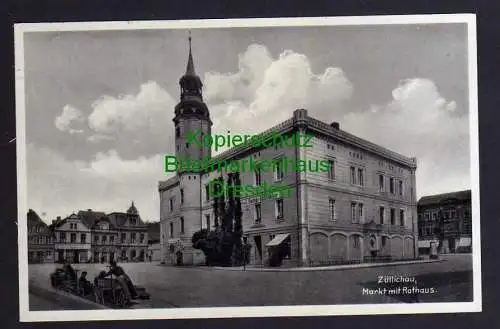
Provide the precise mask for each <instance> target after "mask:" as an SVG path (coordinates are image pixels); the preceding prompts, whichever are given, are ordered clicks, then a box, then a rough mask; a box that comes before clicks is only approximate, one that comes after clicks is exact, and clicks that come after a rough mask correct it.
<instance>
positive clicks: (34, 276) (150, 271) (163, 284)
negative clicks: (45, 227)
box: [29, 254, 472, 309]
mask: <svg viewBox="0 0 500 329" xmlns="http://www.w3.org/2000/svg"><path fill="white" fill-rule="evenodd" d="M444 258H445V259H446V260H445V261H444V262H438V263H424V264H409V265H408V264H407V265H397V266H386V267H370V268H357V269H346V270H337V271H305V272H293V271H289V272H271V271H266V272H261V271H230V270H227V269H213V268H207V267H171V266H161V265H159V264H158V263H123V264H119V265H120V266H122V267H123V269H124V270H125V271H126V272H127V274H128V275H129V276H130V277H131V279H132V280H133V282H134V284H136V285H139V286H143V287H145V288H146V290H147V292H148V293H150V294H151V300H150V302H149V305H148V306H149V307H154V308H171V307H209V306H270V305H320V304H323V305H325V304H370V303H410V302H416V301H417V299H418V302H467V301H472V256H471V255H468V254H460V255H449V256H444ZM58 266H60V265H57V264H40V265H38V264H37V265H30V270H29V275H30V286H38V287H45V288H46V289H52V288H50V283H49V274H50V273H51V272H52V271H53V270H54V268H56V267H58ZM74 267H75V268H77V269H84V270H86V271H87V272H88V275H87V277H88V278H90V279H91V281H92V279H93V278H94V276H95V275H96V274H97V273H99V271H101V270H107V268H106V264H76V265H74ZM380 276H404V277H409V278H415V279H416V281H417V287H418V288H419V289H420V291H421V292H422V293H420V294H415V293H414V292H409V291H410V290H411V289H412V287H413V284H409V283H391V284H380V283H379V282H378V281H379V279H380V278H379V277H380ZM379 288H380V289H379ZM383 288H386V290H385V293H384V294H380V291H383ZM431 288H432V289H431ZM398 289H399V292H398ZM388 291H392V293H391V294H388V293H387V292H388ZM417 295H418V296H417ZM34 303H35V302H34ZM31 304H32V303H31V302H30V305H31ZM61 308H62V307H60V309H61Z"/></svg>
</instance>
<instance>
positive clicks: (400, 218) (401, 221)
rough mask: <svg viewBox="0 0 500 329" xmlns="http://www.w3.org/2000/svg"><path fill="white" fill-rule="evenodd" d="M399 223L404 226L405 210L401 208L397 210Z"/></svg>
mask: <svg viewBox="0 0 500 329" xmlns="http://www.w3.org/2000/svg"><path fill="white" fill-rule="evenodd" d="M399 225H401V226H405V211H404V210H403V209H401V210H400V211H399Z"/></svg>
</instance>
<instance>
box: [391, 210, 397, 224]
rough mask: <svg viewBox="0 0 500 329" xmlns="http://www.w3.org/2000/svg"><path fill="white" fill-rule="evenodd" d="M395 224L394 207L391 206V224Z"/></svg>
mask: <svg viewBox="0 0 500 329" xmlns="http://www.w3.org/2000/svg"><path fill="white" fill-rule="evenodd" d="M394 224H396V209H394V208H391V225H394Z"/></svg>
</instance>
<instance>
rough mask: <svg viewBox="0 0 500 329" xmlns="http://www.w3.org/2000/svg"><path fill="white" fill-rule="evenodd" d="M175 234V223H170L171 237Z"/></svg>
mask: <svg viewBox="0 0 500 329" xmlns="http://www.w3.org/2000/svg"><path fill="white" fill-rule="evenodd" d="M173 236H174V223H170V237H171V238H172V237H173Z"/></svg>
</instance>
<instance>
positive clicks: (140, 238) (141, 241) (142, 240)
mask: <svg viewBox="0 0 500 329" xmlns="http://www.w3.org/2000/svg"><path fill="white" fill-rule="evenodd" d="M139 243H144V233H141V234H140V235H139Z"/></svg>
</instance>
